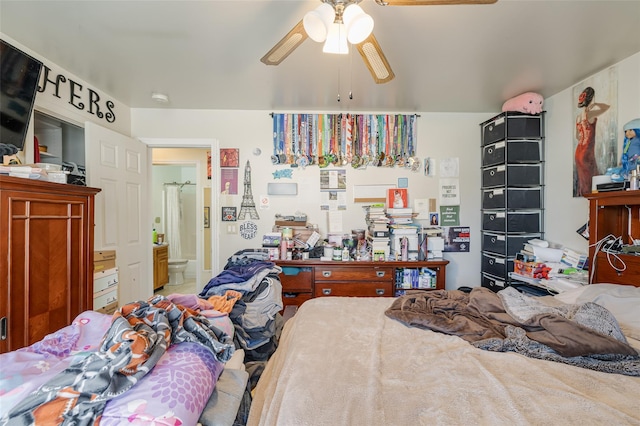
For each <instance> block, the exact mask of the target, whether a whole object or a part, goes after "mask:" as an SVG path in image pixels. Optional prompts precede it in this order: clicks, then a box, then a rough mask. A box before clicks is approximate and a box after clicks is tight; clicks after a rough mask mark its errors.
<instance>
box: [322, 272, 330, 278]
mask: <svg viewBox="0 0 640 426" xmlns="http://www.w3.org/2000/svg"><path fill="white" fill-rule="evenodd" d="M322 276H323V277H325V278H329V277H330V276H331V271H322Z"/></svg>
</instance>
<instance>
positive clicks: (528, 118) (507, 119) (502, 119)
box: [482, 112, 544, 145]
mask: <svg viewBox="0 0 640 426" xmlns="http://www.w3.org/2000/svg"><path fill="white" fill-rule="evenodd" d="M542 120H543V116H542V115H528V114H521V113H515V112H504V113H502V114H500V115H498V116H496V117H494V118H492V119H491V120H488V121H486V122H484V123H483V124H482V143H483V145H486V144H489V143H493V142H496V141H500V140H505V139H512V138H516V139H526V138H542V137H544V130H543V129H544V126H543V122H542Z"/></svg>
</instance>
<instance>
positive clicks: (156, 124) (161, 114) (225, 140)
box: [131, 109, 494, 288]
mask: <svg viewBox="0 0 640 426" xmlns="http://www.w3.org/2000/svg"><path fill="white" fill-rule="evenodd" d="M270 112H271V111H215V110H208V111H202V110H169V109H132V115H131V123H132V134H133V135H134V137H139V138H143V139H145V140H146V139H149V140H152V139H157V138H169V139H172V138H173V139H179V140H182V141H184V144H185V146H186V145H188V144H189V139H202V138H213V139H217V140H218V141H219V143H220V148H239V149H240V167H239V170H238V175H239V182H238V195H235V196H230V197H229V201H228V202H230V203H231V204H227V203H228V202H227V201H223V202H222V203H221V206H224V205H232V206H236V207H237V208H238V211H239V209H240V204H241V202H242V194H243V174H244V166H245V163H246V161H247V160H249V161H250V164H251V169H252V175H251V178H252V194H253V197H254V201H255V202H256V205H257V206H258V205H259V200H260V198H259V197H261V196H262V195H266V194H267V183H269V182H296V183H297V184H298V196H296V197H290V196H271V197H270V205H269V208H268V209H266V210H263V209H260V208H258V214H259V215H260V220H257V221H255V222H256V223H257V225H258V236H262V235H263V234H264V233H267V232H270V231H271V229H272V227H273V225H274V216H275V214H276V213H281V214H293V213H294V212H296V211H301V212H304V213H306V214H307V216H308V221H309V222H310V223H315V224H317V225H318V226H319V228H320V230H321V233H322V234H323V235H325V234H326V232H327V219H326V212H325V211H322V210H320V203H319V194H320V182H319V175H320V173H319V168H318V167H317V166H309V167H307V168H306V169H304V170H302V169H300V168H298V169H294V170H293V178H292V179H290V180H289V179H280V180H276V179H274V177H273V172H274V171H276V170H282V169H286V168H289V166H274V165H273V164H272V163H271V159H270V155H271V153H272V151H273V141H272V137H271V134H272V119H271V117H270V115H269V113H270ZM284 112H295V111H284ZM354 113H357V112H354ZM382 113H393V111H384V112H382ZM493 115H494V113H487V114H438V113H435V114H434V113H428V114H422V115H421V117H420V118H419V120H418V145H417V155H418V156H419V157H420V158H425V157H433V158H435V159H436V160H437V161H439V160H441V159H443V158H449V157H458V158H459V159H460V195H461V213H460V216H461V217H460V220H461V225H465V226H470V227H471V230H472V242H471V251H470V252H469V253H446V254H445V258H446V259H448V260H450V262H451V263H450V265H449V267H448V268H447V282H448V287H449V288H456V287H458V286H459V285H479V276H480V272H479V271H480V217H479V214H478V213H479V211H480V163H479V153H480V127H479V124H480V123H481V122H483V121H485V120H486V119H488V118H490V117H491V116H493ZM255 148H260V149H261V150H262V154H261V155H260V156H255V155H254V154H253V151H254V149H255ZM214 161H215V160H214ZM438 164H439V163H438ZM216 165H217V164H214V171H213V174H214V181H217V176H218V173H219V171H218V170H217V168H216V167H215V166H216ZM331 168H332V167H331ZM331 168H330V169H331ZM345 170H346V171H347V200H352V199H353V185H364V184H396V183H397V180H398V178H399V177H408V178H409V191H408V192H409V201H410V204H411V205H413V200H415V199H416V198H437V196H438V176H436V177H425V176H424V174H423V171H422V169H421V170H420V172H417V173H416V172H411V171H408V170H406V169H399V168H384V167H381V168H378V167H368V168H367V169H365V170H354V169H353V168H351V167H350V166H348V167H347V168H345ZM363 205H364V204H349V205H348V207H347V210H346V211H345V212H344V216H343V223H344V230H345V231H347V232H349V231H350V230H351V229H353V228H363V227H365V221H364V217H365V215H364V211H363V209H362V206H363ZM213 226H216V225H215V224H213ZM214 229H217V231H218V237H219V239H220V254H219V258H220V262H219V263H220V265H224V264H225V263H226V259H227V258H228V257H230V256H231V255H232V254H233V253H235V252H236V251H238V250H241V249H244V248H254V247H260V246H261V240H260V238H255V239H252V240H244V239H243V238H242V237H241V236H240V235H238V234H227V233H226V224H224V225H221V222H218V224H217V227H216V228H214ZM217 273H219V271H213V274H214V275H217Z"/></svg>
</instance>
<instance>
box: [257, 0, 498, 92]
mask: <svg viewBox="0 0 640 426" xmlns="http://www.w3.org/2000/svg"><path fill="white" fill-rule="evenodd" d="M321 1H322V5H320V6H318V8H316V9H315V10H313V11H311V12H308V13H307V14H306V15H305V16H304V18H303V19H302V20H301V21H300V22H298V23H297V24H296V25H295V26H294V27H293V28H292V29H291V31H289V32H288V33H287V35H285V36H284V37H283V38H282V39H281V40H280V41H279V42H278V43H276V45H275V46H273V48H272V49H271V50H269V52H267V54H266V55H264V56H263V57H262V58H261V59H260V61H262V62H263V63H265V64H266V65H278V64H279V63H281V62H282V61H284V60H285V59H286V58H287V56H289V55H290V54H291V53H292V52H293V51H294V50H295V49H296V48H297V47H298V46H300V45H301V44H302V42H304V41H305V40H306V39H307V38H311V39H312V40H314V41H318V42H322V41H324V42H325V47H324V49H323V51H325V52H328V53H347V51H346V50H347V47H346V46H347V44H346V42H347V40H348V41H349V42H350V43H351V44H353V45H355V46H356V48H357V49H358V52H360V56H362V59H363V60H364V63H365V64H366V66H367V68H368V69H369V72H371V75H372V77H373V79H374V81H375V82H376V83H378V84H381V83H386V82H388V81H391V80H393V78H394V77H395V75H394V73H393V70H392V69H391V66H390V65H389V62H388V61H387V58H386V57H385V56H384V53H383V52H382V48H381V47H380V45H379V44H378V40H376V37H375V36H374V35H373V32H372V30H373V19H372V18H371V17H370V16H369V15H367V14H366V13H364V11H362V8H360V6H358V3H360V2H361V1H362V0H321ZM496 1H497V0H375V2H376V3H377V4H378V5H380V6H428V5H453V4H491V3H495V2H496ZM341 32H342V34H341ZM330 43H335V45H334V44H332V45H331V46H330V47H327V45H328V44H330Z"/></svg>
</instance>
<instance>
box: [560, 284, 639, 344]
mask: <svg viewBox="0 0 640 426" xmlns="http://www.w3.org/2000/svg"><path fill="white" fill-rule="evenodd" d="M554 297H555V298H556V299H558V300H560V301H562V302H564V303H578V304H580V303H586V302H594V303H597V304H598V305H600V306H602V307H604V308H606V309H607V310H609V312H611V313H612V314H613V315H614V316H615V317H616V320H618V323H619V324H620V328H622V331H623V332H624V334H625V336H627V337H632V338H634V339H639V340H640V309H638V308H639V307H640V287H634V286H630V285H619V284H592V285H585V286H583V287H580V288H576V289H572V290H568V291H565V292H562V293H560V294H557V295H556V296H554Z"/></svg>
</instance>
